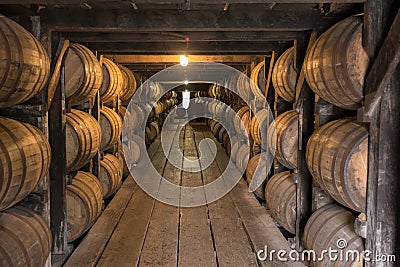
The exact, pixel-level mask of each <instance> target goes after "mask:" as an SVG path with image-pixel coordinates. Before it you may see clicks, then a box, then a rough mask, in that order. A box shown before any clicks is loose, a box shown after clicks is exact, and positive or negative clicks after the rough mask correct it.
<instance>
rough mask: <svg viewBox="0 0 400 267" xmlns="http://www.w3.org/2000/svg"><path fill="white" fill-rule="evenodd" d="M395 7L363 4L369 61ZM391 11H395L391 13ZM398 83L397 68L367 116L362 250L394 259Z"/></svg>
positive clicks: (391, 1)
mask: <svg viewBox="0 0 400 267" xmlns="http://www.w3.org/2000/svg"><path fill="white" fill-rule="evenodd" d="M398 9H399V2H398V1H396V0H373V1H372V0H371V1H368V2H367V3H366V4H365V10H366V16H365V17H364V20H365V23H364V27H365V28H364V33H365V38H364V40H363V42H364V43H363V45H364V47H365V48H366V50H367V53H368V54H369V55H370V57H371V58H372V60H373V59H374V58H375V56H376V54H377V51H379V48H381V44H383V43H384V40H385V37H386V35H387V32H388V31H389V28H390V25H391V24H392V23H391V21H393V17H394V16H396V13H398ZM393 12H394V14H392V13H393ZM392 34H393V33H392ZM392 36H396V35H392ZM397 36H398V35H397ZM381 49H383V47H382V48H381ZM379 54H380V53H379ZM379 54H378V58H379V57H380V56H379ZM393 56H394V55H393ZM378 58H377V59H376V60H378ZM381 64H382V63H381ZM377 67H378V66H377ZM379 67H380V68H383V69H385V67H386V66H385V65H380V66H379ZM372 68H373V67H372ZM371 70H372V69H371ZM385 71H386V70H385ZM370 81H371V80H370ZM399 82H400V74H399V68H398V67H397V71H395V72H394V74H393V75H391V77H390V78H389V83H388V84H387V85H386V86H384V87H383V90H382V95H381V97H380V101H378V102H377V106H376V107H375V108H374V109H371V111H372V112H371V115H370V125H369V139H368V181H367V183H368V184H367V214H366V215H367V235H366V237H367V238H366V242H365V249H366V250H369V251H370V252H371V255H370V258H372V259H373V258H374V257H376V256H381V255H395V256H396V258H397V259H398V258H399V257H400V255H399V254H400V253H399V252H400V251H399V250H398V244H399V236H400V228H399V227H398V221H399V217H400V211H399V209H398V207H397V203H398V201H399V199H398V196H399V195H400V182H399V179H398V173H399V171H400V170H399V166H400V165H399V164H398V162H399V155H400V142H399V141H400V139H399V132H400V123H399V119H398V118H399V117H400V88H399ZM376 89H377V88H371V87H368V84H367V82H366V83H365V94H366V95H368V94H370V93H372V92H374V91H375V90H376ZM361 117H365V116H361ZM365 266H368V267H369V266H397V265H396V263H394V262H385V263H383V262H375V261H367V262H365Z"/></svg>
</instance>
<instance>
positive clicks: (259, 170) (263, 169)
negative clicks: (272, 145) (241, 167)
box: [246, 153, 268, 199]
mask: <svg viewBox="0 0 400 267" xmlns="http://www.w3.org/2000/svg"><path fill="white" fill-rule="evenodd" d="M262 157H266V153H261V154H257V155H255V156H253V157H252V158H251V159H250V160H249V162H248V164H247V166H246V178H247V180H246V181H247V184H250V183H251V181H252V180H253V179H256V180H257V181H261V180H263V181H264V182H263V183H261V184H260V186H259V187H258V188H257V189H256V191H254V192H253V193H254V194H255V195H256V196H257V197H259V198H261V199H265V194H264V187H265V180H266V178H267V175H268V170H267V165H266V163H267V162H266V159H264V158H262ZM257 166H258V167H257Z"/></svg>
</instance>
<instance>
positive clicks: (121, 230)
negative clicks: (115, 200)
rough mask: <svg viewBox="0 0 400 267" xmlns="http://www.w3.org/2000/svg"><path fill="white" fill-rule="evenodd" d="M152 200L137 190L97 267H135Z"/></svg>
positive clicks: (151, 207)
mask: <svg viewBox="0 0 400 267" xmlns="http://www.w3.org/2000/svg"><path fill="white" fill-rule="evenodd" d="M153 202H154V199H153V198H152V197H150V196H148V195H147V194H146V193H145V192H143V190H141V189H140V188H137V190H136V192H135V194H134V195H133V197H132V199H131V201H130V202H129V204H128V207H127V208H126V210H125V212H124V214H123V215H122V218H121V220H120V221H119V223H118V226H117V228H116V229H115V231H114V234H113V235H112V237H111V239H110V241H109V243H108V245H107V246H106V248H105V250H104V252H103V255H102V257H101V258H100V261H99V263H98V266H136V265H137V263H138V259H139V256H140V253H141V250H142V243H143V239H144V236H145V234H146V229H147V226H148V222H149V219H150V215H151V211H152V209H153Z"/></svg>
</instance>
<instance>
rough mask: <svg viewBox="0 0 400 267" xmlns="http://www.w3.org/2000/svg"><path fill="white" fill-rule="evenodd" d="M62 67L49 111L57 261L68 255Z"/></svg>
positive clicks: (52, 210) (51, 222) (52, 219)
mask: <svg viewBox="0 0 400 267" xmlns="http://www.w3.org/2000/svg"><path fill="white" fill-rule="evenodd" d="M64 97H65V93H64V67H62V68H61V74H60V82H59V83H58V85H57V87H56V90H55V93H54V96H53V100H52V105H51V106H50V109H49V143H50V146H51V151H52V157H51V164H50V227H51V232H52V235H53V246H52V254H54V255H59V256H60V260H61V261H62V259H63V258H64V257H65V256H66V254H67V250H68V249H67V230H66V227H67V221H66V204H67V203H66V186H67V182H66V147H65V145H66V144H65V140H66V138H65V107H64V104H63V101H64V100H63V98H64Z"/></svg>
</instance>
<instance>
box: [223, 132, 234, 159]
mask: <svg viewBox="0 0 400 267" xmlns="http://www.w3.org/2000/svg"><path fill="white" fill-rule="evenodd" d="M231 142H232V141H231V139H229V136H228V139H227V141H226V144H225V143H224V146H225V150H226V154H228V156H229V157H230V156H231V155H232V143H231Z"/></svg>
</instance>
